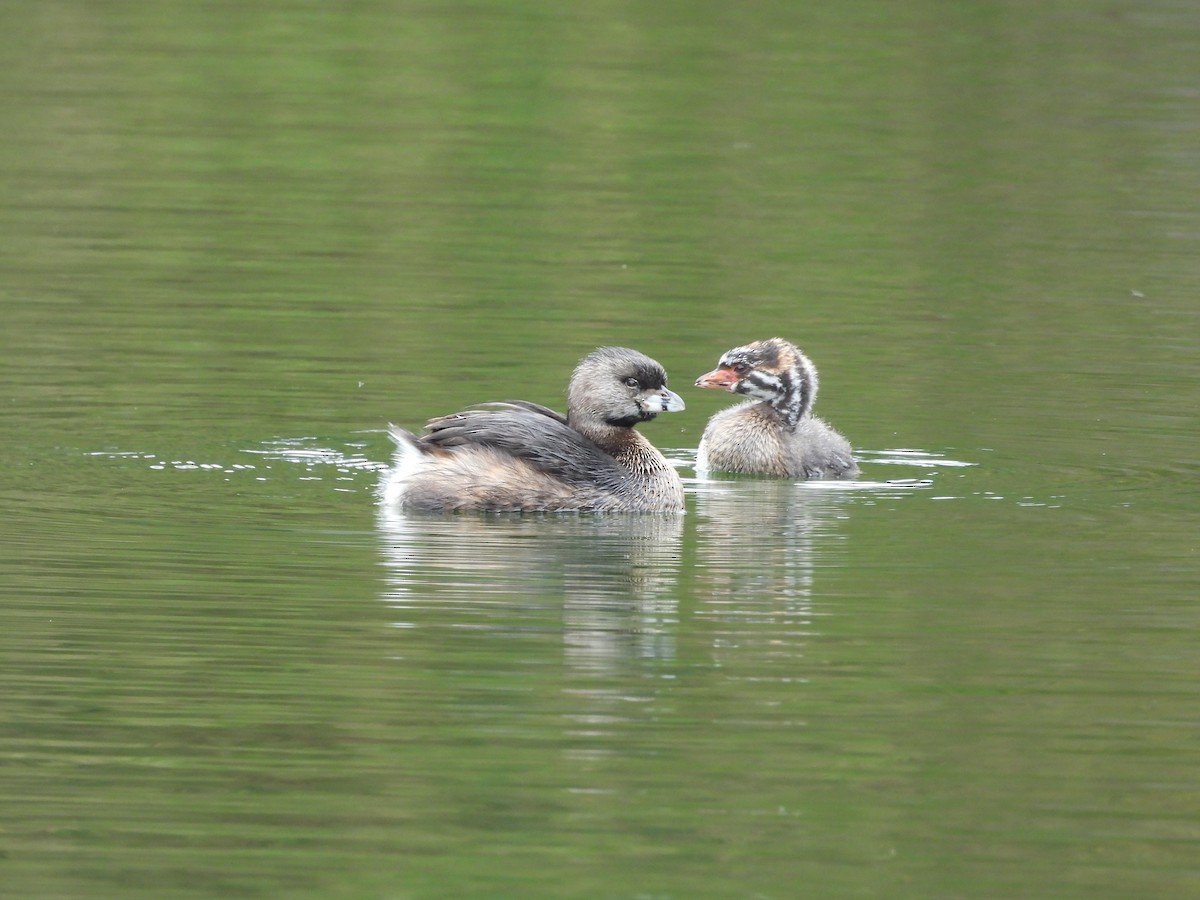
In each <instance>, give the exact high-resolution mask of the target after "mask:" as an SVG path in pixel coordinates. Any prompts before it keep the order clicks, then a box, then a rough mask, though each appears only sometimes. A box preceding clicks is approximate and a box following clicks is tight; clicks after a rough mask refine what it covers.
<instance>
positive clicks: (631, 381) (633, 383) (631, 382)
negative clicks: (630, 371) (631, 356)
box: [625, 375, 642, 388]
mask: <svg viewBox="0 0 1200 900" xmlns="http://www.w3.org/2000/svg"><path fill="white" fill-rule="evenodd" d="M625 386H626V387H631V388H635V387H641V386H642V383H641V382H640V381H638V380H637V379H636V378H634V377H633V376H632V375H631V376H629V377H628V378H626V379H625Z"/></svg>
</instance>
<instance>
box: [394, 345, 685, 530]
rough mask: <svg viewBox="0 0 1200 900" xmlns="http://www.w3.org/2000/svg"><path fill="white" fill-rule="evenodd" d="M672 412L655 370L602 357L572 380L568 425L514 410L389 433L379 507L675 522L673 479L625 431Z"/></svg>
mask: <svg viewBox="0 0 1200 900" xmlns="http://www.w3.org/2000/svg"><path fill="white" fill-rule="evenodd" d="M679 409H683V401H682V400H681V399H680V398H679V396H678V395H677V394H675V393H673V392H672V391H670V390H668V389H667V375H666V372H665V371H664V370H663V368H662V366H660V365H659V364H658V363H656V362H655V361H654V360H652V359H650V358H649V357H648V356H645V355H643V354H641V353H638V352H637V351H636V350H629V349H626V348H623V347H603V348H601V349H599V350H596V351H594V352H592V353H590V354H588V355H587V356H586V357H584V358H583V360H581V361H580V363H579V365H578V366H577V367H576V369H575V372H574V374H573V375H572V376H571V382H570V385H569V386H568V389H567V415H566V416H563V415H560V414H559V413H557V412H555V411H554V410H551V409H548V408H547V407H545V406H540V405H538V404H536V403H529V402H527V401H520V400H518V401H510V402H506V403H489V404H484V405H481V406H476V407H472V408H470V409H467V410H463V411H462V412H457V413H453V414H451V415H448V416H441V417H439V418H436V419H433V420H432V421H430V422H429V424H428V425H427V426H426V431H425V432H424V433H423V434H422V435H421V436H419V437H417V436H414V435H412V434H410V433H409V432H407V431H405V430H404V429H401V428H397V427H396V426H394V425H393V426H391V429H390V432H391V435H392V438H393V439H394V440H395V441H396V445H397V451H396V465H395V467H394V468H393V470H392V472H391V473H390V475H389V477H388V479H387V482H386V484H385V487H384V495H385V500H386V501H387V502H391V503H395V504H397V505H399V506H401V507H403V508H407V509H423V510H433V511H454V510H488V511H497V512H511V511H567V510H578V511H595V512H677V511H680V510H682V509H683V485H682V483H681V482H680V480H679V476H678V475H677V474H676V472H675V470H674V468H673V467H672V466H671V465H670V463H668V462H667V460H666V458H665V457H664V456H663V455H662V454H661V453H660V452H659V451H658V450H657V449H655V447H654V446H653V445H652V444H651V443H650V442H649V441H648V440H646V438H644V437H643V436H642V435H640V434H639V433H638V432H636V431H635V430H634V429H633V426H634V425H635V424H637V423H638V422H648V421H650V420H651V419H653V418H654V417H655V416H657V415H658V414H659V413H660V412H673V411H675V410H679Z"/></svg>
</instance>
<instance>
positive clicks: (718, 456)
mask: <svg viewBox="0 0 1200 900" xmlns="http://www.w3.org/2000/svg"><path fill="white" fill-rule="evenodd" d="M696 386H697V387H705V388H718V389H723V390H728V391H732V392H733V393H736V394H742V395H744V396H747V397H750V398H751V399H749V400H747V401H746V402H745V403H742V404H739V405H738V406H734V407H730V408H729V409H725V410H722V411H721V412H718V413H716V414H715V415H714V416H713V417H712V418H711V419H709V421H708V425H707V427H706V428H705V429H704V435H703V436H702V437H701V439H700V448H699V451H698V452H697V459H696V468H697V470H698V471H701V472H708V471H712V472H734V473H740V474H746V475H770V476H774V477H777V478H824V477H832V478H849V477H852V476H854V475H857V474H858V465H857V464H856V463H855V461H854V456H853V454H852V452H851V449H850V443H849V441H847V440H846V439H845V438H844V437H842V435H840V434H838V432H836V431H834V430H833V429H832V428H831V427H829V425H827V424H826V423H825V422H823V421H822V420H821V419H818V418H817V417H816V416H814V415H813V414H812V407H813V402H814V401H815V400H816V397H817V369H816V367H815V366H814V365H813V364H812V360H810V359H809V358H808V357H807V356H805V355H804V354H803V353H801V352H800V350H799V349H798V348H797V347H796V346H795V345H794V344H792V343H790V342H788V341H785V340H783V339H782V338H770V339H768V340H765V341H755V342H753V343H751V344H747V345H745V346H743V347H735V348H733V349H732V350H729V351H728V352H726V353H725V354H724V355H722V356H721V359H720V362H719V363H718V365H717V368H716V369H714V370H713V371H711V372H708V373H706V374H704V375H701V376H700V378H698V379H697V380H696Z"/></svg>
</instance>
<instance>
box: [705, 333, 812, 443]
mask: <svg viewBox="0 0 1200 900" xmlns="http://www.w3.org/2000/svg"><path fill="white" fill-rule="evenodd" d="M720 365H721V367H722V368H729V369H732V370H733V371H734V372H735V373H736V374H737V375H738V378H739V381H738V383H737V384H736V385H735V386H734V388H733V390H734V391H735V392H736V393H739V394H744V395H746V396H747V397H753V398H755V399H756V400H765V401H766V402H767V403H770V404H771V406H772V407H773V408H774V409H775V411H776V412H778V413H779V416H780V419H781V420H782V421H783V424H784V425H785V427H788V428H793V427H795V425H796V423H797V422H799V421H800V420H801V419H802V418H804V416H806V415H807V414H808V413H809V411H810V410H811V409H812V405H813V401H814V400H816V396H817V369H816V367H815V366H814V365H813V364H812V361H811V360H810V359H809V358H808V357H807V356H805V355H804V354H803V353H801V352H800V351H799V350H798V349H797V348H796V347H795V346H793V345H792V344H790V343H788V342H787V341H785V340H783V339H782V338H771V339H769V340H765V341H756V342H754V343H753V344H747V345H746V346H744V347H736V348H734V349H733V350H730V351H729V352H727V353H726V354H725V355H724V356H722V357H721V362H720Z"/></svg>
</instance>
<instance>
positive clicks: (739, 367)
mask: <svg viewBox="0 0 1200 900" xmlns="http://www.w3.org/2000/svg"><path fill="white" fill-rule="evenodd" d="M729 368H731V369H733V371H735V372H737V374H739V375H745V374H746V373H747V372H749V371H750V366H749V365H747V364H746V363H744V362H735V363H733V364H731V365H730V366H729Z"/></svg>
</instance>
